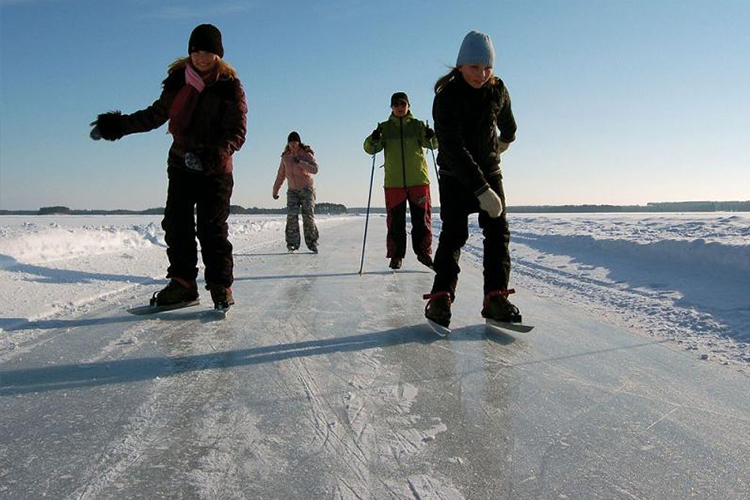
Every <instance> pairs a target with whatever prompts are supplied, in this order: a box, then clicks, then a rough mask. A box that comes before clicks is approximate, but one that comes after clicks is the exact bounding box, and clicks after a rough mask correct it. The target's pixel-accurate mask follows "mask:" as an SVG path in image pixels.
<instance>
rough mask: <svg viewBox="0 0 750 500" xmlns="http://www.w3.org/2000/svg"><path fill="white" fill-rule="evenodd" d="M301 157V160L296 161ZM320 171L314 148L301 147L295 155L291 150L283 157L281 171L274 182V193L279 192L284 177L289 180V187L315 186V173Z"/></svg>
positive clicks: (280, 165) (303, 187)
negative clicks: (305, 148)
mask: <svg viewBox="0 0 750 500" xmlns="http://www.w3.org/2000/svg"><path fill="white" fill-rule="evenodd" d="M295 158H296V159H299V161H298V162H297V161H295ZM317 173H318V164H317V163H316V162H315V157H314V156H313V151H312V149H308V150H303V149H300V150H298V151H297V154H296V155H295V154H294V153H292V152H291V151H289V152H288V153H285V154H284V155H283V156H282V157H281V163H280V164H279V173H278V174H276V182H274V183H273V195H274V196H277V195H278V194H279V189H281V185H282V184H284V179H287V180H288V181H289V183H288V188H289V189H305V188H311V187H312V186H313V178H312V176H313V174H317Z"/></svg>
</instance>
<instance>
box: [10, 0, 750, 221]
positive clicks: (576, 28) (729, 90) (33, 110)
mask: <svg viewBox="0 0 750 500" xmlns="http://www.w3.org/2000/svg"><path fill="white" fill-rule="evenodd" d="M204 22H210V23H213V24H215V25H216V26H218V27H219V28H220V29H221V31H222V33H223V36H224V48H225V59H226V60H227V61H228V62H229V63H231V64H232V65H233V66H235V67H236V68H237V70H238V71H239V74H240V78H241V80H242V82H243V84H244V87H245V90H246V93H247V98H248V106H249V113H248V138H247V143H246V144H245V146H244V148H243V149H242V150H241V151H240V152H239V153H237V155H236V156H235V192H234V196H233V199H232V202H233V203H235V204H239V205H243V206H246V207H250V206H260V207H275V206H282V201H283V200H279V201H274V200H272V199H271V187H272V184H273V180H274V178H275V174H276V169H277V167H278V158H279V154H280V152H281V149H282V147H283V146H284V142H285V140H286V136H287V134H288V133H289V131H291V130H298V131H299V132H300V134H301V136H302V139H303V140H304V141H305V142H307V143H309V144H311V145H312V146H313V147H314V149H315V151H316V156H317V158H318V160H319V163H320V164H321V170H320V173H319V175H318V176H317V177H316V188H317V191H318V201H330V202H338V203H344V204H346V205H348V206H364V205H365V204H366V202H367V189H368V183H369V176H370V167H371V160H370V157H369V156H367V155H366V154H365V153H364V151H363V150H362V142H363V140H364V138H365V136H366V135H368V134H369V133H370V132H371V130H372V129H373V127H374V126H375V124H376V123H377V122H378V121H382V120H385V119H386V118H387V117H388V115H389V113H390V109H389V97H390V95H391V93H392V92H394V91H397V90H403V91H406V92H407V93H408V94H409V96H410V99H411V102H412V111H413V113H414V115H415V116H416V117H417V118H420V119H422V120H426V119H430V121H432V117H431V107H432V97H433V93H432V90H431V89H432V85H433V84H434V82H435V80H436V79H437V78H438V77H439V76H441V75H442V74H444V73H445V72H446V71H447V65H450V64H453V63H454V62H455V59H456V54H457V51H458V48H459V45H460V43H461V40H462V38H463V36H464V34H465V33H467V32H468V31H470V30H472V29H476V30H479V31H484V32H487V33H489V34H490V36H491V37H492V39H493V41H494V44H495V50H496V53H497V56H496V63H495V70H496V73H497V74H498V75H499V76H500V77H501V78H502V79H503V80H504V81H505V83H506V85H507V86H508V89H509V90H510V95H511V98H512V101H513V108H514V112H515V116H516V120H517V122H518V134H517V137H518V139H517V141H516V142H515V143H514V144H513V146H512V147H511V149H510V150H509V151H508V152H507V153H506V154H505V155H504V159H503V165H504V167H503V168H504V174H505V183H506V186H505V187H506V192H507V194H508V199H509V200H508V201H509V204H511V205H530V204H555V205H557V204H568V203H570V204H583V203H607V204H644V203H646V202H648V201H678V200H747V199H750V168H749V167H750V146H749V144H750V28H749V26H750V2H748V1H747V0H737V1H716V2H705V1H692V0H686V1H672V0H669V1H653V0H631V1H618V0H611V1H610V0H597V1H595V0H590V1H575V0H572V1H562V0H561V1H544V0H542V1H534V2H531V1H521V0H519V1H512V2H508V1H501V0H489V1H477V2H472V1H467V2H457V1H446V0H431V1H427V0H425V1H422V0H415V1H407V0H401V1H390V0H376V1H367V2H363V1H349V0H324V1H317V2H316V1H310V2H283V1H279V2H271V1H253V2H241V1H234V0H224V1H222V0H220V1H218V2H216V3H213V2H207V1H205V0H203V1H187V0H185V1H183V0H172V1H157V0H120V1H117V2H106V1H104V2H103V1H101V0H96V1H94V0H0V208H2V209H36V208H38V207H40V206H48V205H65V206H69V207H71V208H105V209H114V208H130V209H144V208H148V207H156V206H163V205H164V202H165V199H166V156H167V150H168V147H169V144H170V136H168V135H166V133H165V131H166V127H162V128H160V129H158V130H156V131H152V132H150V133H148V134H138V135H135V136H128V137H125V138H124V139H122V140H120V141H118V142H116V143H108V142H105V141H99V142H94V141H91V140H90V139H89V137H88V132H89V126H88V124H89V122H90V121H91V120H92V119H93V118H94V117H95V116H96V114H98V113H100V112H104V111H108V110H111V109H120V110H122V111H123V112H125V113H130V112H133V111H136V110H138V109H141V108H144V107H146V106H147V105H149V104H151V102H153V101H154V100H155V99H156V98H157V97H158V95H159V91H160V82H161V80H162V79H163V78H164V77H165V75H166V67H167V65H168V64H169V63H170V62H172V61H173V60H174V59H176V58H177V57H182V56H184V55H186V49H187V40H188V37H189V35H190V32H191V30H192V29H193V27H195V26H196V25H197V24H200V23H204ZM428 162H429V164H430V172H431V174H434V169H433V165H432V158H430V157H428ZM380 164H382V157H381V156H379V157H378V165H380ZM435 185H436V183H433V186H435ZM381 186H382V170H378V171H377V172H376V180H375V186H374V194H373V201H374V202H373V205H374V206H383V196H382V190H381ZM433 192H434V193H436V190H435V189H434V187H433ZM434 196H435V201H436V202H435V204H437V197H436V194H434Z"/></svg>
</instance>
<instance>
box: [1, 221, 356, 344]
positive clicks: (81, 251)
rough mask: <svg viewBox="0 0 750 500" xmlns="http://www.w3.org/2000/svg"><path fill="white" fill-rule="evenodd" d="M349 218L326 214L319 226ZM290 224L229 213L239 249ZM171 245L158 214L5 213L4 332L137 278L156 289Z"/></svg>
mask: <svg viewBox="0 0 750 500" xmlns="http://www.w3.org/2000/svg"><path fill="white" fill-rule="evenodd" d="M345 220H348V218H347V217H327V216H321V217H319V218H318V224H319V225H323V226H325V225H329V224H336V223H340V222H343V221H345ZM285 225H286V217H285V216H283V215H269V216H263V215H260V216H244V215H243V216H231V217H230V219H229V234H230V239H231V241H232V244H233V245H234V250H235V254H242V255H247V254H252V253H253V251H255V250H257V249H258V248H261V247H263V246H264V245H269V244H271V243H274V242H277V241H283V240H284V228H285ZM165 249H166V244H165V242H164V230H163V229H162V228H161V216H158V215H154V216H146V215H144V216H131V215H124V216H119V215H115V216H112V215H110V216H34V217H20V216H4V217H0V331H2V330H3V329H5V330H6V331H11V330H18V329H31V328H32V326H33V322H34V321H39V320H41V319H44V318H47V317H50V316H56V315H75V314H84V313H86V312H87V311H88V310H89V309H91V308H92V306H93V305H95V303H96V301H100V300H110V298H111V297H113V296H115V295H118V294H119V295H120V296H122V294H123V292H127V290H129V289H131V288H134V287H135V286H137V285H139V284H148V285H156V286H157V287H158V285H159V284H161V283H165V282H166V281H165V280H164V275H165V274H166V271H165V270H166V267H167V265H168V264H167V258H166V252H165ZM199 265H201V264H199ZM122 297H124V296H122ZM146 298H147V297H145V296H144V297H140V300H141V301H145V300H146ZM124 299H126V300H128V301H129V302H131V303H132V302H133V301H135V300H137V299H138V298H137V297H133V296H130V297H124ZM112 300H119V299H112ZM5 340H6V341H7V338H6V339H5ZM1 347H2V341H1V340H0V348H1Z"/></svg>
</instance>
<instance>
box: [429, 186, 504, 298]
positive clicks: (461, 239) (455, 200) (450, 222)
mask: <svg viewBox="0 0 750 500" xmlns="http://www.w3.org/2000/svg"><path fill="white" fill-rule="evenodd" d="M487 182H488V183H489V185H490V189H492V190H493V191H495V192H496V193H497V194H498V195H499V196H500V199H502V200H503V205H505V192H504V191H503V181H502V176H500V175H498V176H494V177H491V178H489V179H487ZM477 212H478V213H479V227H480V228H481V229H482V235H483V236H484V253H483V264H484V293H485V294H487V293H488V292H490V291H493V290H504V289H506V288H508V281H509V279H510V250H509V243H510V230H509V228H508V221H507V219H506V217H505V210H503V213H502V214H501V215H500V217H498V218H496V219H493V218H491V217H490V216H489V215H488V214H487V212H485V211H484V210H480V208H479V200H478V199H477V197H476V196H474V194H473V193H472V192H471V191H469V190H468V189H467V188H466V187H465V186H464V185H463V184H461V182H459V180H458V179H456V178H455V177H453V176H450V175H443V176H441V177H440V219H441V220H442V221H443V227H442V229H441V230H440V238H439V240H438V248H437V252H435V260H434V269H435V281H434V283H433V285H432V292H433V293H434V292H450V293H451V297H452V298H453V299H455V294H456V285H457V283H458V273H460V272H461V268H460V267H459V265H458V261H459V258H460V256H461V248H462V247H463V246H464V245H465V244H466V241H467V240H468V239H469V214H472V213H477Z"/></svg>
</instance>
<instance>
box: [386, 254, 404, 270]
mask: <svg viewBox="0 0 750 500" xmlns="http://www.w3.org/2000/svg"><path fill="white" fill-rule="evenodd" d="M403 261H404V259H402V258H401V257H393V258H392V259H391V263H390V264H388V267H390V268H391V269H394V270H395V269H401V263H402V262H403Z"/></svg>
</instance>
